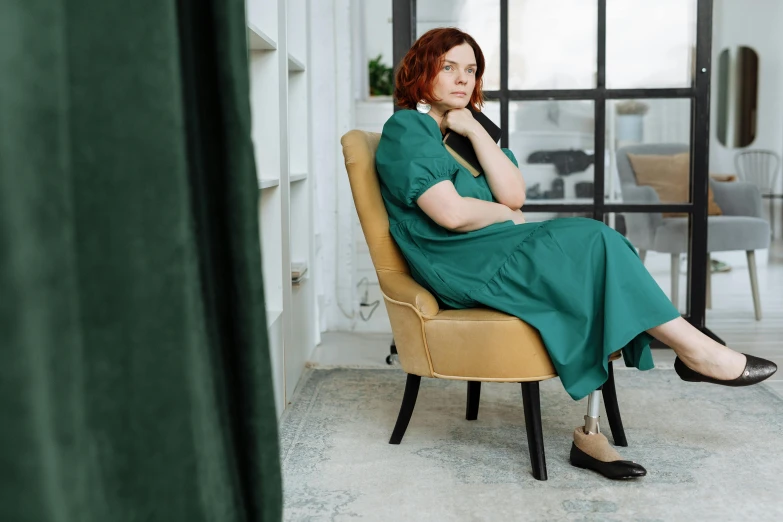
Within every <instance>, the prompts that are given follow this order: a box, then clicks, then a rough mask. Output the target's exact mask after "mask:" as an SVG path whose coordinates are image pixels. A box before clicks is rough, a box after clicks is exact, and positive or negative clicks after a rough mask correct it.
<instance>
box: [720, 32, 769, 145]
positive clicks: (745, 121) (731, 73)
mask: <svg viewBox="0 0 783 522" xmlns="http://www.w3.org/2000/svg"><path fill="white" fill-rule="evenodd" d="M758 74H759V57H758V54H756V51H754V50H753V49H751V48H750V47H745V46H740V47H735V48H730V49H724V50H723V51H721V53H720V56H719V57H718V114H717V131H718V141H720V143H721V145H723V146H724V147H727V148H730V149H733V148H740V147H747V146H748V145H750V144H751V143H753V140H755V139H756V111H757V109H756V103H757V101H758V84H759V82H758Z"/></svg>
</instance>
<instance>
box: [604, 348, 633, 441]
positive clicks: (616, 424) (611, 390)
mask: <svg viewBox="0 0 783 522" xmlns="http://www.w3.org/2000/svg"><path fill="white" fill-rule="evenodd" d="M601 393H602V395H603V397H604V407H605V408H606V420H608V421H609V428H610V429H611V430H612V438H613V439H614V445H615V446H627V445H628V440H627V439H626V438H625V430H624V429H623V419H622V418H621V417H620V407H619V406H618V405H617V388H615V385H614V369H613V367H612V362H611V361H609V378H607V379H606V382H605V383H604V385H603V386H601Z"/></svg>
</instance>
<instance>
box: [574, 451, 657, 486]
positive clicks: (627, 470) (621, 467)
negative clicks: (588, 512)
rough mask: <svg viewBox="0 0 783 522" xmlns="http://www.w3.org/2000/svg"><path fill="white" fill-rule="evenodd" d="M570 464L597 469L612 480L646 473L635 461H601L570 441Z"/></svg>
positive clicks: (636, 476) (635, 476)
mask: <svg viewBox="0 0 783 522" xmlns="http://www.w3.org/2000/svg"><path fill="white" fill-rule="evenodd" d="M571 465H572V466H576V467H577V468H583V469H591V470H593V471H597V472H598V473H600V474H601V475H603V476H604V477H606V478H608V479H612V480H623V479H632V478H639V477H643V476H645V475H647V470H646V469H644V468H643V467H642V466H641V465H640V464H637V463H636V462H631V461H630V460H615V461H613V462H602V461H600V460H598V459H596V458H593V457H591V456H590V455H588V454H587V453H585V452H584V451H582V450H580V449H579V448H578V447H577V446H576V444H574V443H573V442H572V443H571Z"/></svg>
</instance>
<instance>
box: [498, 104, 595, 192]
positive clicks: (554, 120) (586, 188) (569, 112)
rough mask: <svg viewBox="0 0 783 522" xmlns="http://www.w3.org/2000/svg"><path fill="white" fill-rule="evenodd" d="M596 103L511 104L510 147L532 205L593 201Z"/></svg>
mask: <svg viewBox="0 0 783 522" xmlns="http://www.w3.org/2000/svg"><path fill="white" fill-rule="evenodd" d="M594 125H595V112H594V103H593V102H592V100H576V101H573V100H561V101H554V100H552V101H525V102H511V103H509V135H508V136H509V141H508V144H509V148H510V149H511V150H512V152H514V155H515V156H516V157H517V160H518V161H519V168H520V170H521V171H522V175H523V176H524V177H525V182H526V184H527V203H528V204H532V203H537V204H540V203H592V202H593V199H592V193H593V162H594V154H593V151H594V146H595V141H594V140H595V138H594Z"/></svg>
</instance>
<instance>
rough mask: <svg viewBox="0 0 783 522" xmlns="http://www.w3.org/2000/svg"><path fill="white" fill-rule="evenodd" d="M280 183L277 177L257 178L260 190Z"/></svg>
mask: <svg viewBox="0 0 783 522" xmlns="http://www.w3.org/2000/svg"><path fill="white" fill-rule="evenodd" d="M278 185H280V180H279V179H260V180H258V188H260V189H261V190H263V189H268V188H272V187H276V186H278Z"/></svg>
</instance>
